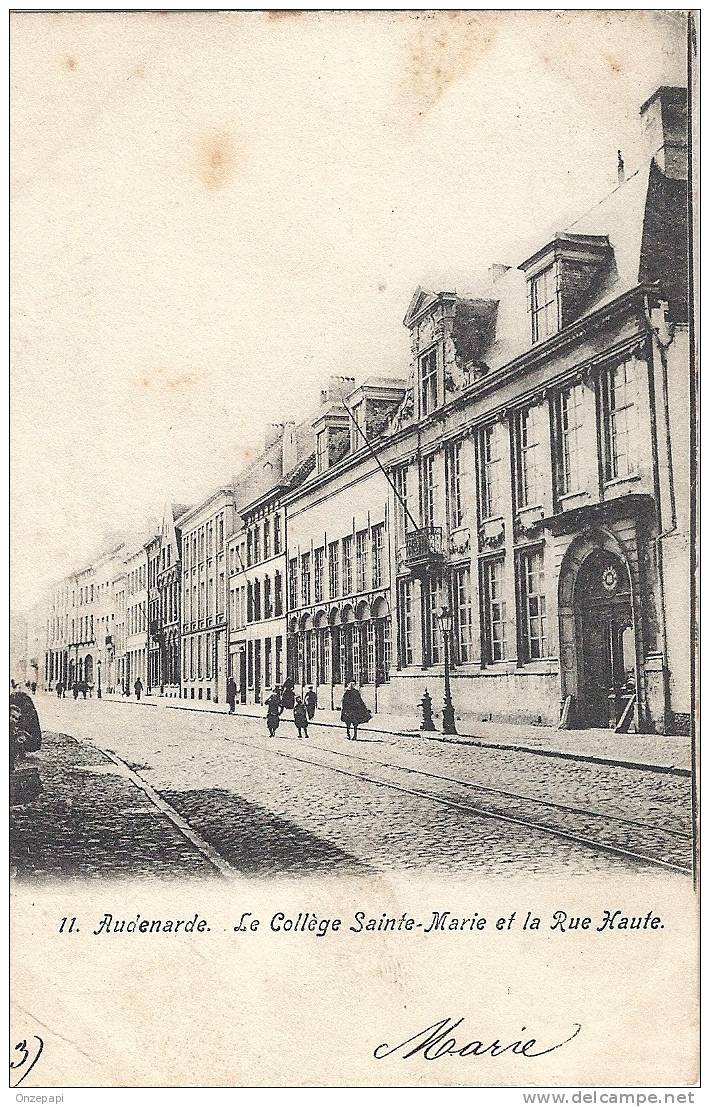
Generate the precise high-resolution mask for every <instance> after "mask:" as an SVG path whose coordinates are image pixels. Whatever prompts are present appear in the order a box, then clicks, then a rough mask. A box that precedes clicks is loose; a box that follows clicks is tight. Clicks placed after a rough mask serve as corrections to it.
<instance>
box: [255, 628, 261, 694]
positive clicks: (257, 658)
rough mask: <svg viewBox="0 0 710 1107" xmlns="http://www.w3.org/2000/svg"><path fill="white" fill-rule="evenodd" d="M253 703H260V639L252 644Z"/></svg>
mask: <svg viewBox="0 0 710 1107" xmlns="http://www.w3.org/2000/svg"><path fill="white" fill-rule="evenodd" d="M254 703H261V639H260V638H257V640H256V641H255V642H254Z"/></svg>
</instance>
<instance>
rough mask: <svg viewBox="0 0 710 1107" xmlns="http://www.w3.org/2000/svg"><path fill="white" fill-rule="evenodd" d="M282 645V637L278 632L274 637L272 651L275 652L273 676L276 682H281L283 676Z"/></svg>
mask: <svg viewBox="0 0 710 1107" xmlns="http://www.w3.org/2000/svg"><path fill="white" fill-rule="evenodd" d="M283 645H284V644H283V638H282V636H281V635H280V634H279V635H277V637H276V649H275V651H274V653H275V666H274V668H275V672H274V677H275V678H276V683H277V684H281V679H282V677H283Z"/></svg>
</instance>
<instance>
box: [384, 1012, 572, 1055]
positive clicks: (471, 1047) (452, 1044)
mask: <svg viewBox="0 0 710 1107" xmlns="http://www.w3.org/2000/svg"><path fill="white" fill-rule="evenodd" d="M463 1021H464V1020H463V1017H462V1018H460V1019H456V1021H455V1022H454V1020H453V1019H451V1018H449V1017H448V1016H447V1017H446V1018H444V1019H440V1020H439V1022H434V1023H432V1024H431V1026H427V1027H425V1028H424V1030H418V1031H417V1032H416V1034H412V1036H411V1037H409V1038H405V1040H404V1041H403V1042H399V1043H398V1044H397V1045H392V1046H391V1045H390V1044H389V1042H382V1043H381V1044H380V1045H378V1046H377V1048H376V1049H375V1051H374V1057H375V1058H376V1060H378V1061H382V1060H383V1059H384V1058H385V1057H391V1056H392V1055H393V1054H395V1053H398V1054H399V1055H400V1058H401V1059H402V1060H403V1061H406V1060H407V1059H408V1058H410V1057H414V1056H415V1054H419V1055H420V1056H421V1058H423V1059H424V1060H425V1061H437V1060H439V1058H441V1057H481V1056H483V1055H485V1054H487V1055H488V1056H489V1057H500V1055H501V1054H502V1053H513V1054H517V1055H518V1056H519V1057H525V1058H527V1059H532V1058H535V1057H544V1056H545V1054H546V1053H553V1052H554V1050H556V1049H561V1048H562V1046H564V1045H567V1043H568V1042H571V1041H572V1039H573V1038H576V1037H577V1035H578V1034H579V1032H580V1030H581V1029H582V1024H581V1023H578V1022H575V1023H573V1024H572V1025H573V1027H574V1028H575V1029H574V1033H572V1034H570V1036H569V1037H568V1038H565V1039H564V1041H561V1042H555V1043H554V1044H553V1045H548V1046H541V1045H540V1044H539V1043H538V1039H537V1038H528V1039H524V1038H516V1040H515V1041H513V1042H508V1043H507V1044H505V1045H503V1043H502V1042H500V1041H499V1039H498V1038H496V1039H495V1041H492V1042H487V1043H486V1042H483V1041H478V1040H476V1039H472V1040H471V1041H468V1042H465V1043H462V1042H459V1041H458V1040H457V1039H456V1038H455V1037H454V1036H453V1033H452V1032H453V1031H454V1030H456V1029H457V1028H458V1027H460V1026H461V1024H462V1022H463ZM522 1031H525V1027H524V1026H523V1027H522V1028H521V1032H522Z"/></svg>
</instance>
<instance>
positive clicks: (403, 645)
mask: <svg viewBox="0 0 710 1107" xmlns="http://www.w3.org/2000/svg"><path fill="white" fill-rule="evenodd" d="M413 589H414V585H413V583H412V581H411V580H400V582H399V595H398V601H399V602H398V613H397V614H398V616H399V617H398V620H397V629H398V632H399V663H400V665H401V666H402V668H406V666H407V665H411V664H412V663H413V661H414V604H413Z"/></svg>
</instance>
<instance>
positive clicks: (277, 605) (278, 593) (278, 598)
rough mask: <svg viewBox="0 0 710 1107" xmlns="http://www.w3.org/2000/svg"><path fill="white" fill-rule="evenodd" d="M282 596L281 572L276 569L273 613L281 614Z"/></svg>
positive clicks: (282, 606) (282, 607)
mask: <svg viewBox="0 0 710 1107" xmlns="http://www.w3.org/2000/svg"><path fill="white" fill-rule="evenodd" d="M283 609H284V597H283V581H282V579H281V572H280V571H279V570H278V569H277V570H276V572H275V573H274V615H276V616H278V615H283Z"/></svg>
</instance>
